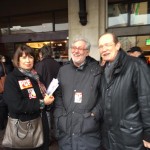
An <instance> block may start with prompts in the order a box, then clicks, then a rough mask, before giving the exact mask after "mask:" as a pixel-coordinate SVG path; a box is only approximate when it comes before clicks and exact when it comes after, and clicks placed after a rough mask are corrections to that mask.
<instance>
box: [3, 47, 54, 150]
mask: <svg viewBox="0 0 150 150" xmlns="http://www.w3.org/2000/svg"><path fill="white" fill-rule="evenodd" d="M34 61H35V57H34V50H33V49H32V48H30V47H29V46H27V45H20V46H19V47H18V48H17V50H16V52H15V54H14V58H13V64H14V67H15V68H14V70H13V71H12V72H11V73H10V74H9V75H8V76H7V78H6V81H5V89H4V95H3V98H4V101H5V103H6V104H7V106H8V112H9V116H10V117H12V118H16V119H20V120H21V121H28V120H32V119H35V118H38V117H39V116H40V115H41V112H42V125H43V132H44V144H43V145H42V147H40V148H38V149H40V150H48V149H49V141H48V137H49V135H48V132H47V131H49V129H48V120H47V117H46V112H45V107H44V106H45V105H50V104H51V103H52V102H53V101H54V97H53V96H49V95H47V94H46V92H45V91H46V89H45V86H44V85H43V83H41V81H40V79H39V76H38V74H37V72H36V71H35V70H34V69H33V67H34Z"/></svg>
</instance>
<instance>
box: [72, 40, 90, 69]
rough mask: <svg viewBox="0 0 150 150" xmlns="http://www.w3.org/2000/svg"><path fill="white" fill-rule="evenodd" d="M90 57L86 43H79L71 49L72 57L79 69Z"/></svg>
mask: <svg viewBox="0 0 150 150" xmlns="http://www.w3.org/2000/svg"><path fill="white" fill-rule="evenodd" d="M88 55H89V50H87V49H86V44H85V42H84V41H77V42H75V43H74V44H73V46H72V47H71V57H72V60H73V63H74V65H75V66H77V67H79V66H80V65H81V64H82V63H83V62H84V61H85V58H86V57H87V56H88Z"/></svg>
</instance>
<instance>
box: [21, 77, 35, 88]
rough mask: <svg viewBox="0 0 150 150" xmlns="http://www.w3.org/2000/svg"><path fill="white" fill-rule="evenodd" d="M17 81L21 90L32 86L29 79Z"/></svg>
mask: <svg viewBox="0 0 150 150" xmlns="http://www.w3.org/2000/svg"><path fill="white" fill-rule="evenodd" d="M18 82H19V85H20V88H21V90H23V89H28V88H31V87H33V86H32V83H31V81H30V80H29V79H26V80H20V81H18Z"/></svg>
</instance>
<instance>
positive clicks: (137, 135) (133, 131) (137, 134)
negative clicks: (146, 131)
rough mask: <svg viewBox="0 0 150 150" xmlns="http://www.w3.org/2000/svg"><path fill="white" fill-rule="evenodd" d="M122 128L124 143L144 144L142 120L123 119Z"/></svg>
mask: <svg viewBox="0 0 150 150" xmlns="http://www.w3.org/2000/svg"><path fill="white" fill-rule="evenodd" d="M120 130H121V133H122V138H123V143H124V145H126V146H131V147H132V146H136V145H137V146H139V145H140V144H142V140H143V139H142V132H143V128H142V124H141V123H140V122H133V121H128V120H122V121H121V122H120Z"/></svg>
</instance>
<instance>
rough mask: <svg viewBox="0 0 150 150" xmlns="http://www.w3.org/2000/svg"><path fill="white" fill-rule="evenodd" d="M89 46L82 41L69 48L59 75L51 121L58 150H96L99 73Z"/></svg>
mask: <svg viewBox="0 0 150 150" xmlns="http://www.w3.org/2000/svg"><path fill="white" fill-rule="evenodd" d="M90 46H91V45H90V43H89V42H88V40H86V39H85V38H83V37H78V38H76V39H74V41H73V43H72V44H71V60H70V61H69V62H68V63H66V64H65V65H64V66H62V67H61V68H60V70H59V73H58V81H59V87H58V89H57V90H56V93H55V103H54V104H55V109H54V120H55V128H56V137H57V138H58V145H59V147H60V149H61V150H85V149H86V150H99V149H100V142H101V139H100V128H99V126H100V119H101V116H102V115H103V111H102V109H101V107H100V99H99V97H100V96H99V94H100V93H99V90H100V89H99V87H100V77H101V70H100V67H99V63H98V61H96V60H95V59H94V58H92V57H90V56H89V53H90Z"/></svg>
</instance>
